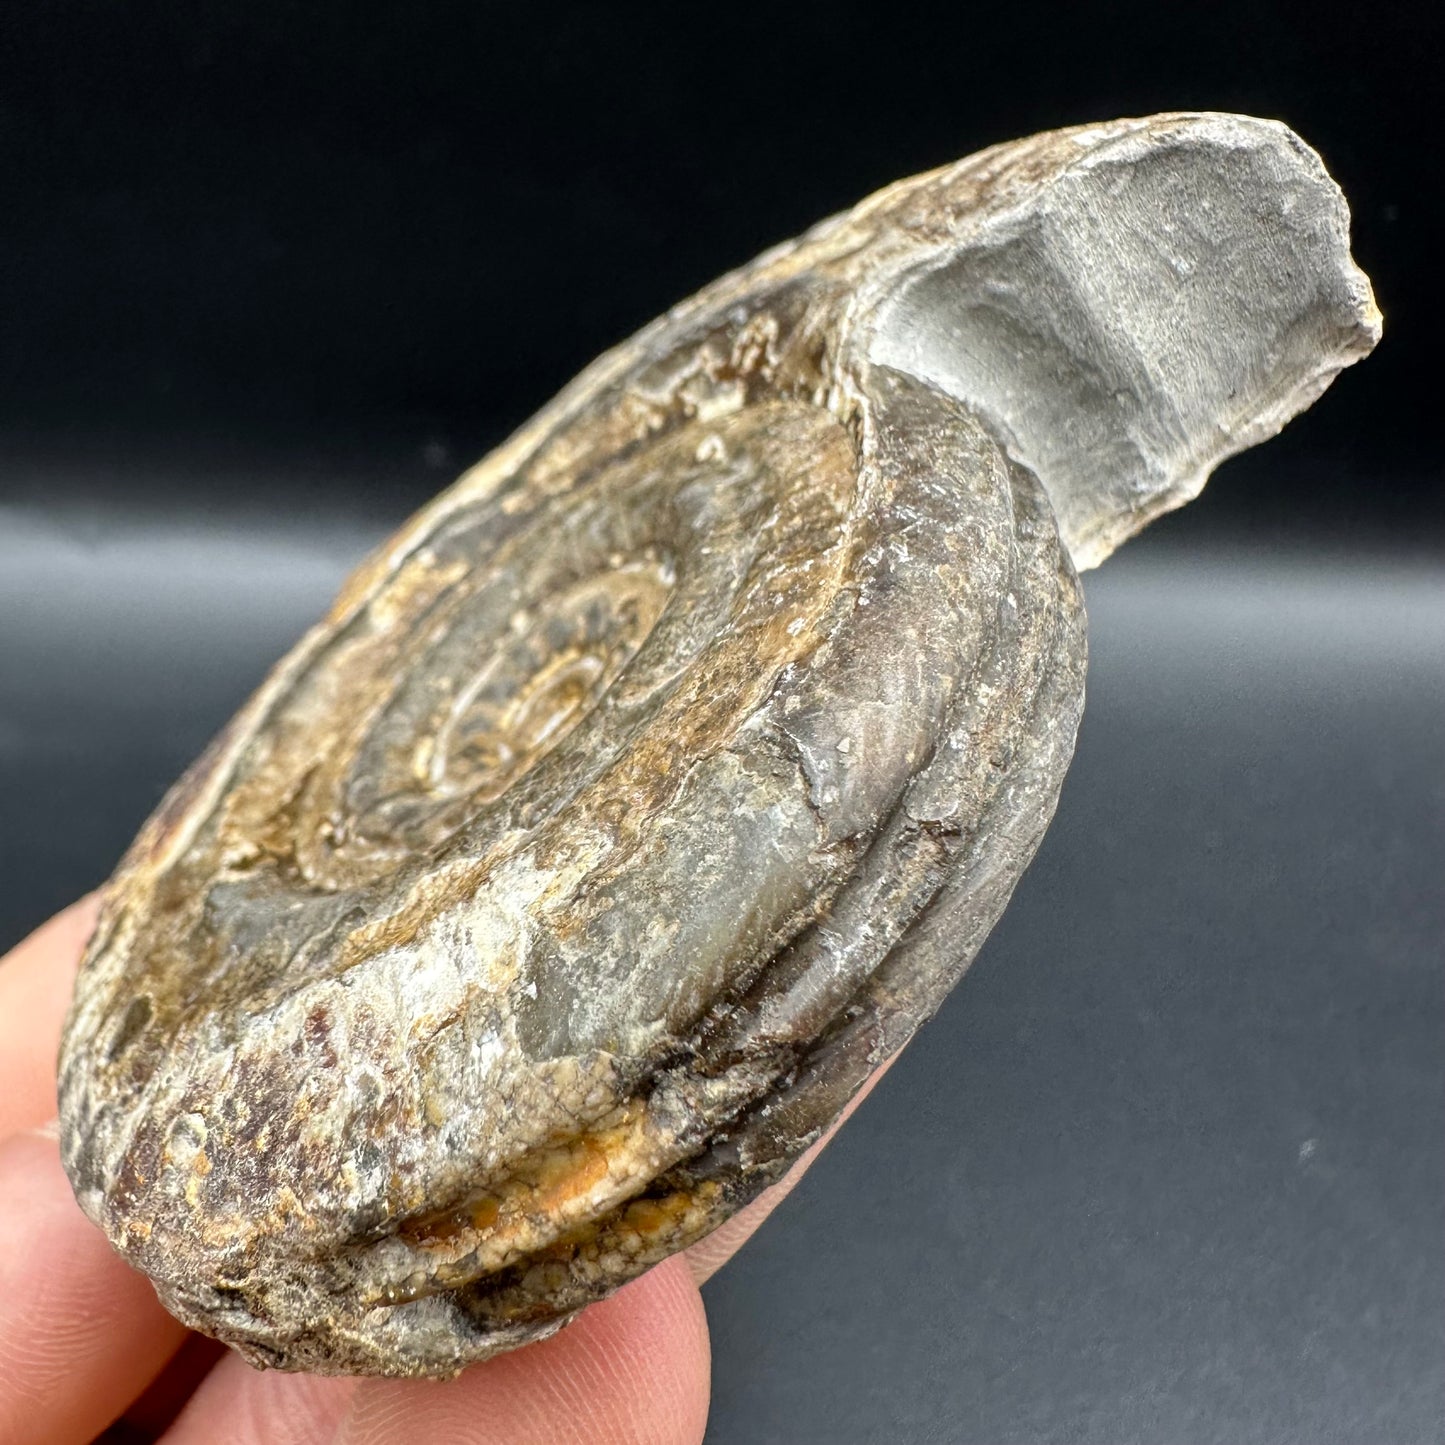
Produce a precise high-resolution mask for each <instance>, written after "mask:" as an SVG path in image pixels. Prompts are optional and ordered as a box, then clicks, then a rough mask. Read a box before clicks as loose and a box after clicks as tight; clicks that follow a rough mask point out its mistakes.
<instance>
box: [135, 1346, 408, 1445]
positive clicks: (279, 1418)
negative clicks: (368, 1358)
mask: <svg viewBox="0 0 1445 1445" xmlns="http://www.w3.org/2000/svg"><path fill="white" fill-rule="evenodd" d="M357 1383H358V1382H357V1381H355V1380H348V1379H337V1378H333V1377H327V1376H323V1375H287V1374H283V1373H282V1372H281V1371H279V1370H253V1369H252V1368H251V1366H250V1365H248V1364H247V1363H246V1362H245V1361H244V1360H243V1359H242V1358H241V1357H240V1356H239V1355H237V1354H234V1353H232V1352H231V1351H229V1350H228V1351H227V1352H226V1353H225V1354H224V1355H223V1356H222V1357H221V1359H220V1360H219V1361H218V1362H217V1363H216V1365H215V1366H213V1367H212V1369H211V1372H210V1373H209V1374H208V1375H207V1376H206V1378H205V1379H204V1380H202V1381H201V1383H200V1385H199V1386H198V1387H197V1389H196V1391H195V1393H194V1394H193V1395H192V1396H191V1398H190V1400H188V1401H187V1402H186V1406H185V1408H184V1409H183V1410H182V1411H181V1413H180V1415H179V1416H178V1417H177V1419H176V1422H175V1424H173V1425H172V1426H171V1428H170V1429H169V1430H168V1431H167V1432H166V1433H165V1434H164V1435H163V1436H162V1437H161V1439H162V1441H163V1442H164V1445H329V1442H330V1441H333V1440H334V1439H335V1438H336V1432H337V1430H338V1429H339V1428H340V1425H341V1421H342V1420H343V1418H344V1417H345V1415H346V1406H347V1402H348V1401H349V1400H350V1398H351V1395H352V1393H353V1392H354V1391H355V1389H356V1387H357ZM427 1438H428V1437H427V1436H425V1435H419V1436H416V1437H414V1441H413V1442H412V1445H415V1442H419V1441H424V1440H426V1439H427Z"/></svg>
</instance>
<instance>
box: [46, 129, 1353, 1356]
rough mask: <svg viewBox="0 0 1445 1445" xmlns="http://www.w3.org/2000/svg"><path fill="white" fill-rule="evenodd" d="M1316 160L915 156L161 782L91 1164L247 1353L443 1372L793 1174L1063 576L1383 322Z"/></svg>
mask: <svg viewBox="0 0 1445 1445" xmlns="http://www.w3.org/2000/svg"><path fill="white" fill-rule="evenodd" d="M1347 229H1348V217H1347V213H1346V209H1345V205H1344V202H1343V199H1342V197H1341V196H1340V193H1339V191H1338V190H1337V188H1336V187H1335V186H1334V184H1333V183H1332V182H1331V181H1330V179H1329V178H1328V176H1327V175H1326V174H1325V171H1324V169H1323V168H1322V166H1321V164H1320V162H1319V159H1318V158H1317V157H1316V156H1315V155H1314V153H1313V152H1312V151H1310V150H1309V149H1308V148H1307V147H1305V146H1304V145H1303V144H1302V143H1301V142H1300V141H1299V140H1298V139H1297V138H1296V137H1295V136H1294V135H1292V134H1291V133H1290V132H1289V131H1288V130H1286V129H1285V128H1284V127H1283V126H1281V125H1278V124H1275V123H1272V122H1268V121H1259V120H1251V119H1247V118H1244V117H1238V116H1227V115H1166V116H1159V117H1155V118H1152V119H1148V120H1130V121H1121V122H1117V123H1114V124H1109V125H1096V126H1088V127H1083V128H1079V129H1074V130H1066V131H1060V132H1057V133H1053V134H1049V135H1043V136H1039V137H1036V138H1034V139H1031V140H1025V141H1020V142H1017V143H1014V144H1009V145H1002V146H998V147H995V148H994V149H992V150H988V151H984V152H983V153H982V154H980V155H976V156H973V157H971V158H970V159H968V160H965V161H961V162H959V163H958V164H956V165H952V166H949V167H946V168H945V169H943V170H940V171H936V172H934V173H932V174H929V175H924V176H919V177H916V178H914V179H912V180H907V181H903V182H901V183H899V184H898V185H895V186H892V187H890V188H889V189H888V190H885V191H883V192H881V193H880V194H878V195H875V196H873V197H872V198H870V199H869V200H866V201H864V202H863V203H862V204H861V205H859V206H858V207H856V208H855V209H854V210H852V211H850V212H848V213H847V214H846V215H843V216H839V217H837V218H835V219H833V220H830V221H826V222H824V223H823V224H822V225H820V226H818V227H817V228H815V229H814V230H813V231H811V232H809V233H808V234H807V235H806V236H804V237H802V238H801V239H800V240H798V241H795V242H791V243H789V244H787V245H784V246H781V247H779V248H778V249H776V250H774V251H771V252H769V253H767V254H766V255H764V256H762V257H761V258H759V259H758V260H757V261H755V262H754V263H752V264H751V265H749V266H747V267H745V268H743V269H742V270H740V271H738V272H736V273H734V274H733V275H730V276H727V277H725V278H723V279H722V280H720V281H718V282H717V283H715V284H714V285H712V286H710V287H708V288H707V289H706V290H704V291H703V292H702V293H700V294H699V295H698V296H696V297H694V298H692V299H691V300H689V301H687V302H684V303H683V304H682V305H680V306H678V307H676V308H675V309H674V310H672V311H671V312H669V313H668V314H667V315H666V316H664V317H662V318H661V319H660V320H659V321H657V322H656V323H654V324H653V325H652V326H649V327H648V328H647V329H645V330H644V331H642V332H641V333H640V334H639V335H637V336H636V337H634V338H633V339H632V340H630V341H628V342H626V343H624V344H623V345H621V346H619V347H618V348H617V349H616V350H615V351H612V352H610V353H609V354H608V355H606V356H604V357H603V358H602V359H601V360H599V361H598V362H597V363H596V364H595V365H593V366H592V367H591V368H590V369H589V370H588V371H586V372H585V373H584V374H583V375H582V376H581V377H579V378H578V379H577V380H576V381H575V382H574V383H573V384H572V385H571V386H570V387H568V388H567V389H566V390H565V391H564V392H563V393H562V394H561V395H560V396H559V397H558V398H557V399H556V400H555V401H554V402H553V403H552V404H551V405H549V406H548V407H547V408H546V409H545V410H544V411H543V412H541V413H540V414H539V415H538V416H537V417H536V418H535V419H534V420H533V421H531V422H530V423H529V424H528V425H527V426H525V427H524V428H523V429H522V430H521V431H520V432H518V433H517V434H516V435H515V436H514V437H513V438H512V439H511V440H510V441H509V442H507V443H506V445H504V446H503V447H501V448H500V449H499V450H498V451H497V452H495V453H494V454H493V455H491V456H490V457H488V458H487V459H486V460H485V461H483V462H482V463H481V464H480V465H479V466H477V467H476V468H475V469H473V470H472V471H471V472H469V473H467V474H466V475H465V476H464V477H463V478H462V479H461V480H460V481H459V482H457V483H456V485H455V486H453V487H452V488H451V489H450V490H449V491H448V492H446V493H444V494H443V495H442V496H441V497H439V498H438V499H437V500H436V501H435V502H433V503H432V504H431V505H430V506H428V507H427V508H426V509H425V510H423V511H422V512H421V513H420V514H419V515H418V516H417V517H415V518H414V519H413V520H412V521H411V522H410V523H408V524H407V525H406V526H405V527H404V528H403V529H402V531H401V532H400V533H399V534H398V535H397V536H396V537H395V538H394V539H393V540H392V541H391V542H390V543H389V544H387V545H386V546H385V547H383V548H382V549H381V550H380V551H379V552H378V553H377V554H376V555H374V556H373V557H372V558H371V559H370V560H369V561H368V562H367V563H366V564H365V565H364V566H363V567H362V568H361V569H360V570H359V571H358V572H357V573H356V574H355V575H354V576H353V577H352V578H351V580H350V581H349V582H348V584H347V585H346V587H345V588H344V590H343V592H342V594H341V596H340V597H339V598H338V599H337V601H336V604H335V606H334V607H333V608H332V610H331V613H330V614H329V616H328V617H327V618H326V619H325V620H324V621H323V622H322V623H321V624H320V625H319V626H317V627H316V628H314V629H313V630H312V631H311V632H310V633H308V634H307V636H306V637H304V638H303V639H302V641H301V642H300V643H299V645H298V646H297V647H296V648H295V650H294V651H293V652H292V653H291V654H290V656H288V657H287V658H286V659H285V660H284V661H283V662H282V663H281V664H280V665H279V666H278V667H277V668H276V670H275V671H274V673H273V674H272V675H271V677H270V678H269V680H268V681H267V682H266V683H265V685H264V686H263V687H262V688H261V690H260V691H259V692H258V693H257V694H256V696H255V697H254V698H253V699H252V700H251V702H250V703H249V704H248V705H247V706H246V708H245V709H244V710H243V711H242V712H241V713H240V715H239V716H238V717H237V718H236V719H235V720H234V721H233V722H232V723H231V724H230V726H228V727H227V728H226V729H225V731H224V732H223V733H222V734H221V736H220V737H218V738H217V739H216V741H215V742H214V743H213V744H212V745H211V747H210V748H209V749H208V750H207V752H206V753H205V755H204V756H203V757H202V758H201V759H200V760H199V761H198V762H197V763H196V764H195V766H194V767H192V768H191V770H190V771H189V772H188V773H187V774H186V776H185V777H184V778H183V779H182V780H181V781H180V783H178V784H177V785H176V787H175V788H174V789H173V790H172V792H171V793H170V795H169V796H168V797H167V798H166V799H165V801H164V803H163V804H162V805H161V807H160V809H159V811H158V812H157V813H156V814H155V816H154V817H153V818H152V819H151V820H150V821H149V822H148V823H147V824H146V826H145V828H144V829H143V830H142V832H141V834H140V836H139V837H138V838H137V839H136V841H135V843H134V845H133V846H132V848H131V849H130V851H129V852H128V854H127V855H126V857H125V859H124V861H123V862H122V863H121V865H120V867H119V869H118V871H117V872H116V874H115V877H114V878H113V879H112V881H111V883H110V885H109V887H108V889H107V890H106V894H105V903H104V908H103V911H102V914H101V921H100V924H99V928H98V931H97V933H96V935H95V938H94V940H93V941H92V943H91V945H90V949H89V952H88V955H87V957H86V960H85V963H84V967H83V970H82V974H81V977H80V981H79V985H78V989H77V994H76V1000H75V1004H74V1007H73V1010H72V1013H71V1016H70V1020H69V1024H68V1029H67V1033H66V1037H65V1042H64V1047H63V1053H62V1060H61V1097H62V1129H63V1150H64V1157H65V1163H66V1167H67V1169H68V1170H69V1173H70V1177H71V1180H72V1181H73V1183H74V1186H75V1191H76V1194H77V1196H78V1198H79V1200H80V1202H81V1204H82V1206H83V1207H84V1208H85V1210H86V1212H87V1213H88V1214H89V1215H90V1217H91V1218H92V1219H94V1220H95V1221H96V1222H97V1223H98V1224H100V1225H101V1226H102V1227H103V1228H104V1229H105V1230H106V1232H107V1233H108V1235H109V1236H110V1238H111V1240H112V1241H113V1242H114V1244H115V1246H116V1248H117V1249H119V1250H121V1251H122V1252H123V1253H124V1255H125V1256H126V1257H127V1258H128V1259H130V1260H131V1261H133V1262H134V1264H135V1265H136V1266H138V1267H139V1268H140V1269H142V1270H144V1271H145V1272H146V1273H147V1274H149V1275H150V1276H151V1277H152V1279H153V1280H154V1281H155V1284H156V1288H157V1289H158V1291H159V1293H160V1296H161V1298H162V1299H163V1300H164V1301H165V1303H166V1304H167V1305H168V1306H169V1308H170V1309H171V1310H173V1311H174V1312H175V1313H176V1314H177V1315H178V1316H179V1317H180V1318H181V1319H183V1320H184V1321H186V1322H187V1323H188V1324H191V1325H194V1326H195V1327H197V1328H198V1329H201V1330H204V1331H206V1332H207V1333H209V1334H212V1335H215V1336H218V1337H219V1338H221V1339H223V1340H227V1341H229V1342H230V1343H231V1344H233V1345H235V1346H236V1347H237V1348H238V1349H239V1350H240V1351H241V1352H242V1353H243V1354H245V1355H246V1357H247V1358H248V1359H250V1360H252V1361H254V1362H256V1363H258V1364H266V1365H275V1366H280V1367H282V1368H286V1369H307V1370H317V1371H328V1372H358V1373H383V1374H437V1375H445V1374H449V1373H452V1372H455V1371H456V1370H458V1369H460V1368H461V1367H462V1366H464V1365H465V1364H467V1363H468V1362H469V1361H472V1360H477V1359H481V1358H484V1357H486V1356H487V1355H490V1354H493V1353H495V1352H497V1351H498V1350H502V1349H506V1348H508V1347H510V1346H513V1345H517V1344H521V1343H523V1342H526V1341H528V1340H534V1339H538V1338H540V1337H542V1336H544V1335H546V1334H548V1333H550V1332H551V1331H553V1330H556V1329H557V1328H558V1327H559V1326H560V1325H562V1324H563V1323H564V1322H565V1321H566V1320H567V1318H568V1316H569V1315H570V1314H572V1313H573V1312H575V1311H576V1310H578V1309H579V1308H580V1307H581V1306H583V1305H585V1304H586V1303H587V1302H588V1301H590V1300H594V1299H597V1298H598V1297H599V1296H601V1295H603V1294H605V1293H607V1292H608V1291H609V1290H612V1289H614V1288H615V1287H617V1286H618V1285H619V1284H621V1283H622V1282H624V1281H625V1280H627V1279H629V1278H631V1277H632V1276H634V1275H636V1274H638V1273H639V1272H641V1271H642V1270H644V1269H646V1268H647V1267H648V1266H649V1265H651V1264H653V1263H655V1262H656V1261H657V1260H659V1259H661V1258H663V1257H664V1256H666V1255H668V1254H670V1253H672V1252H673V1251H676V1250H678V1249H680V1248H682V1247H684V1246H686V1245H688V1244H689V1243H691V1242H693V1241H695V1240H697V1239H699V1238H700V1237H701V1236H702V1235H704V1234H705V1233H707V1232H708V1231H709V1230H711V1229H713V1228H714V1227H715V1226H716V1225H717V1224H719V1223H720V1222H721V1221H722V1220H724V1219H726V1218H727V1217H728V1216H729V1215H730V1214H732V1213H733V1212H734V1211H736V1210H737V1209H738V1208H739V1207H740V1206H742V1205H743V1204H744V1203H746V1202H747V1201H748V1200H749V1199H751V1198H752V1197H753V1196H754V1195H756V1194H757V1193H758V1191H759V1190H761V1189H762V1188H763V1187H764V1186H765V1185H767V1184H769V1183H771V1182H773V1181H774V1180H776V1179H777V1178H778V1177H779V1176H780V1174H781V1173H782V1172H783V1171H784V1170H785V1169H786V1168H787V1167H788V1165H789V1164H790V1163H791V1162H792V1161H793V1160H795V1159H796V1158H797V1157H798V1155H799V1154H800V1153H801V1152H802V1151H803V1150H804V1148H805V1147H806V1146H807V1145H808V1144H809V1143H810V1142H811V1141H813V1140H814V1139H816V1138H817V1137H818V1136H819V1134H820V1133H821V1132H822V1131H823V1129H824V1128H825V1127H826V1126H827V1125H828V1123H829V1122H830V1121H831V1120H832V1119H833V1118H834V1117H835V1116H836V1115H837V1114H838V1112H839V1110H840V1109H841V1108H842V1107H843V1106H844V1104H845V1103H846V1102H847V1100H848V1099H849V1097H850V1096H851V1095H852V1094H853V1093H854V1091H855V1090H856V1089H857V1088H858V1087H859V1085H860V1084H862V1082H863V1081H864V1079H865V1078H866V1077H867V1075H868V1074H869V1072H870V1071H871V1070H873V1069H874V1068H875V1067H876V1066H877V1065H878V1064H879V1062H880V1061H882V1060H883V1059H885V1058H886V1057H888V1056H889V1055H891V1054H892V1053H894V1052H895V1051H896V1050H897V1049H898V1048H899V1047H900V1046H901V1045H902V1044H903V1043H904V1042H905V1041H906V1040H907V1039H908V1038H909V1036H910V1035H911V1034H912V1033H913V1032H914V1030H916V1029H917V1028H918V1026H919V1024H920V1023H921V1022H922V1021H923V1020H924V1019H926V1018H927V1017H928V1016H929V1015H930V1014H931V1013H932V1011H933V1010H934V1009H935V1008H936V1007H937V1005H938V1003H939V1001H940V1000H941V999H942V998H943V996H944V995H945V994H946V993H947V991H948V989H949V988H950V987H951V986H952V985H953V983H954V982H955V981H956V980H957V979H958V977H959V975H960V974H961V973H962V971H963V970H964V968H965V967H966V966H967V965H968V963H969V961H970V960H971V959H972V957H973V955H974V954H975V952H976V951H977V949H978V948H979V945H980V943H981V942H982V940H983V939H984V937H985V935H986V934H987V933H988V931H989V929H990V927H991V926H992V924H993V923H994V921H995V920H996V919H997V918H998V916H999V914H1000V912H1001V911H1002V909H1003V907H1004V905H1005V903H1006V902H1007V900H1008V897H1009V894H1010V892H1011V890H1012V889H1013V887H1014V884H1015V883H1016V882H1017V880H1018V878H1019V875H1020V874H1021V872H1022V871H1023V869H1024V867H1025V866H1026V865H1027V863H1028V861H1029V859H1030V857H1031V856H1032V854H1033V852H1034V849H1035V848H1036V846H1037V845H1038V842H1039V839H1040V836H1041V834H1042V833H1043V830H1044V828H1045V826H1046V825H1047V823H1048V820H1049V818H1050V816H1051V814H1052V812H1053V809H1054V804H1055V800H1056V798H1057V795H1058V791H1059V786H1060V782H1061V779H1062V777H1063V774H1064V770H1065V767H1066V766H1067V764H1068V761H1069V756H1070V752H1071V750H1072V747H1073V742H1074V734H1075V728H1076V725H1077V723H1078V719H1079V713H1080V709H1081V707H1082V703H1083V690H1084V615H1083V609H1082V605H1081V601H1080V593H1079V584H1078V581H1077V576H1076V569H1080V568H1085V567H1091V566H1093V565H1094V564H1095V563H1097V562H1099V561H1100V560H1101V559H1102V558H1103V557H1105V556H1106V555H1107V554H1108V553H1109V552H1110V551H1111V550H1112V549H1113V548H1114V547H1115V546H1116V545H1117V544H1118V543H1119V542H1121V541H1123V540H1124V539H1125V538H1126V537H1128V536H1129V535H1130V534H1131V533H1132V532H1134V531H1136V530H1137V529H1138V528H1139V527H1141V526H1143V525H1144V524H1145V523H1146V522H1148V521H1149V520H1150V519H1151V518H1153V517H1155V516H1157V515H1158V514H1159V513H1161V512H1163V511H1165V510H1167V509H1169V508H1171V507H1174V506H1176V505H1178V504H1179V503H1181V502H1183V501H1185V500H1187V499H1188V498H1189V497H1191V496H1193V495H1194V494H1195V493H1196V492H1197V491H1198V490H1199V488H1200V487H1201V486H1202V484H1203V482H1204V479H1205V477H1206V475H1207V474H1208V472H1209V470H1210V469H1211V467H1213V466H1214V464H1215V463H1216V462H1218V461H1219V460H1220V459H1221V458H1222V457H1224V456H1227V455H1229V454H1230V453H1232V452H1235V451H1238V450H1239V449H1240V448H1242V447H1245V446H1248V445H1250V444H1251V443H1253V442H1255V441H1258V440H1259V439H1261V438H1263V437H1265V436H1267V435H1270V434H1272V433H1273V432H1274V431H1276V430H1277V429H1278V428H1279V427H1280V426H1281V425H1282V424H1283V423H1284V422H1285V421H1286V420H1287V419H1288V418H1289V417H1290V416H1291V415H1292V414H1293V413H1295V412H1296V411H1298V410H1300V409H1301V408H1302V407H1304V406H1306V405H1308V403H1309V402H1311V401H1312V400H1313V399H1314V398H1315V397H1316V396H1317V395H1318V394H1319V393H1320V392H1321V391H1322V390H1323V389H1324V387H1325V386H1326V385H1327V384H1328V383H1329V381H1330V380H1331V378H1332V377H1333V376H1334V375H1335V373H1336V372H1337V371H1339V370H1340V368H1341V367H1343V366H1345V365H1347V364H1349V363H1350V362H1351V361H1354V360H1355V359H1357V358H1358V357H1360V356H1362V355H1364V354H1365V353H1366V352H1367V351H1368V350H1369V349H1370V347H1371V346H1372V345H1373V344H1374V342H1375V340H1376V338H1377V336H1378V334H1379V317H1378V313H1377V312H1376V310H1375V308H1374V304H1373V302H1372V300H1371V297H1370V291H1369V286H1368V283H1367V282H1366V280H1365V278H1364V277H1363V276H1362V275H1361V274H1360V272H1359V271H1358V270H1356V269H1355V267H1354V266H1353V264H1352V263H1351V261H1350V258H1349V255H1348V241H1347Z"/></svg>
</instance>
